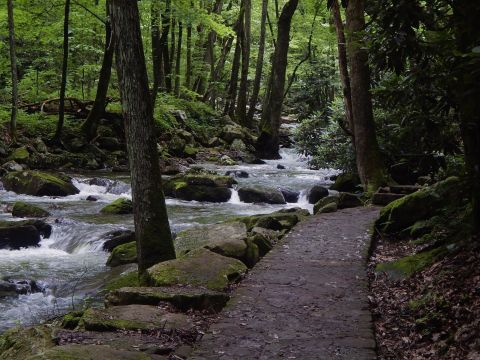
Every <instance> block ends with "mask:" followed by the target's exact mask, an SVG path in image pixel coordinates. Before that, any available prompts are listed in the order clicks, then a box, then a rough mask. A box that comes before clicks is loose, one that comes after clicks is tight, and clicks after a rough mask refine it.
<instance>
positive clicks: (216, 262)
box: [148, 249, 247, 291]
mask: <svg viewBox="0 0 480 360" xmlns="http://www.w3.org/2000/svg"><path fill="white" fill-rule="evenodd" d="M246 270H247V267H246V266H245V265H244V264H243V263H242V262H241V261H240V260H237V259H233V258H229V257H225V256H222V255H219V254H216V253H214V252H212V251H210V250H207V249H197V250H193V251H191V252H189V253H188V254H187V255H185V256H183V257H181V258H178V259H175V260H170V261H165V262H162V263H159V264H157V265H154V266H152V267H151V268H150V269H148V276H149V278H150V283H151V284H152V285H154V286H172V285H192V286H203V287H206V288H208V289H210V290H217V291H221V290H224V289H225V288H227V287H228V285H230V284H232V283H234V282H236V281H238V280H239V279H240V278H241V277H242V275H243V274H244V273H245V272H246Z"/></svg>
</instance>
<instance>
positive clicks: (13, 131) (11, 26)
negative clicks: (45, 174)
mask: <svg viewBox="0 0 480 360" xmlns="http://www.w3.org/2000/svg"><path fill="white" fill-rule="evenodd" d="M7 11H8V41H9V45H10V68H11V72H12V112H11V116H10V136H11V137H12V140H13V141H15V139H16V137H17V110H18V69H17V52H16V49H15V21H14V18H13V0H7Z"/></svg>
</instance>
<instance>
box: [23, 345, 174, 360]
mask: <svg viewBox="0 0 480 360" xmlns="http://www.w3.org/2000/svg"><path fill="white" fill-rule="evenodd" d="M91 359H99V360H100V359H102V360H162V359H166V358H165V357H164V356H160V355H152V354H147V353H145V352H140V351H125V350H117V349H114V348H112V347H110V346H108V345H78V344H71V345H63V346H56V347H54V348H51V349H50V350H48V351H45V352H44V353H42V354H39V355H36V356H33V357H30V358H28V359H27V360H91ZM22 360H23V359H22Z"/></svg>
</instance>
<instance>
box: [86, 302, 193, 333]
mask: <svg viewBox="0 0 480 360" xmlns="http://www.w3.org/2000/svg"><path fill="white" fill-rule="evenodd" d="M80 326H81V327H83V328H85V330H91V331H115V330H122V329H123V330H153V329H165V330H183V331H185V330H191V329H192V328H193V323H192V321H191V320H190V319H189V318H188V317H187V316H186V315H184V314H179V313H169V312H167V311H166V310H164V309H161V308H159V307H156V306H150V305H123V306H114V307H109V308H107V309H93V308H91V309H88V310H86V311H85V313H84V314H83V317H82V319H81V321H80Z"/></svg>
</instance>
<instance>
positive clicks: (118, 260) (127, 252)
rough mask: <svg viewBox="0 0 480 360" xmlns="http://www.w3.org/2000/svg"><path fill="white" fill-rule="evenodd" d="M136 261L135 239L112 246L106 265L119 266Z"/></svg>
mask: <svg viewBox="0 0 480 360" xmlns="http://www.w3.org/2000/svg"><path fill="white" fill-rule="evenodd" d="M136 262H137V243H136V242H135V241H132V242H129V243H126V244H123V245H118V246H116V247H114V248H113V251H112V253H111V254H110V256H109V258H108V260H107V265H108V266H112V267H115V266H120V265H125V264H132V263H136Z"/></svg>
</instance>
